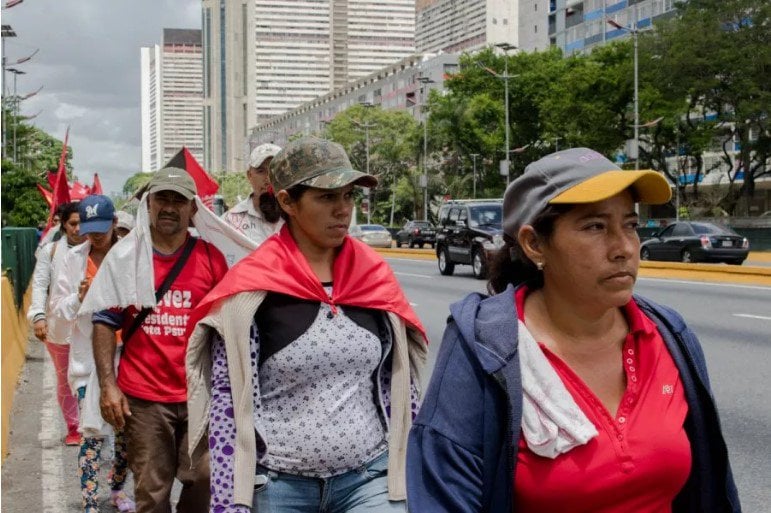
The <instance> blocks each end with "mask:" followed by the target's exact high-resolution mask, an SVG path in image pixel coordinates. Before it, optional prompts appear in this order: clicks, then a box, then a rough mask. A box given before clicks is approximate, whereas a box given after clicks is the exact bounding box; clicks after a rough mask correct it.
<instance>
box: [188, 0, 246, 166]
mask: <svg viewBox="0 0 771 513" xmlns="http://www.w3.org/2000/svg"><path fill="white" fill-rule="evenodd" d="M201 4H202V39H203V130H204V137H203V140H204V150H203V161H202V165H203V167H204V168H205V169H206V170H207V171H210V172H212V171H215V172H216V171H244V170H245V169H246V160H245V155H244V151H243V149H244V141H245V139H246V133H247V131H248V129H249V127H251V126H253V125H254V124H255V121H256V118H255V111H254V90H255V83H254V76H255V75H254V67H255V59H254V4H255V0H227V1H225V0H203V1H202V2H201Z"/></svg>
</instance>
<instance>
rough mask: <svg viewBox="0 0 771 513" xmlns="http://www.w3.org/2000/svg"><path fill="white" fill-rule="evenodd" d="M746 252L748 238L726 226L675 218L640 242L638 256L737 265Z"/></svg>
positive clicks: (644, 258)
mask: <svg viewBox="0 0 771 513" xmlns="http://www.w3.org/2000/svg"><path fill="white" fill-rule="evenodd" d="M749 251H750V243H749V241H748V240H747V239H746V238H744V237H742V236H741V235H739V234H737V233H736V232H734V231H733V230H731V229H730V228H726V227H725V226H719V225H716V224H712V223H703V222H692V221H679V222H676V223H673V224H670V225H669V226H667V227H666V228H664V229H662V230H661V231H660V232H658V233H657V234H656V235H654V236H653V237H651V238H650V239H648V240H646V241H645V242H643V243H642V245H641V247H640V258H641V259H642V260H674V261H680V262H726V263H728V264H733V265H741V264H742V262H744V260H745V259H746V258H747V254H748V253H749Z"/></svg>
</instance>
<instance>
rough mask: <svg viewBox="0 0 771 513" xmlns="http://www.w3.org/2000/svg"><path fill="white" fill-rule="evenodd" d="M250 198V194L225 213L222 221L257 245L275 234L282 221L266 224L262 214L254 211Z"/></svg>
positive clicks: (282, 223) (251, 195)
mask: <svg viewBox="0 0 771 513" xmlns="http://www.w3.org/2000/svg"><path fill="white" fill-rule="evenodd" d="M252 197H253V194H250V195H249V197H248V198H246V199H245V200H243V201H242V202H240V203H239V204H237V205H236V206H235V207H233V208H231V209H230V210H228V211H227V212H225V213H224V214H223V215H222V219H223V220H224V221H225V222H226V223H228V224H229V225H230V226H232V227H233V228H235V229H236V230H238V231H239V232H241V233H243V234H244V235H246V236H247V237H248V238H249V239H251V240H253V241H254V242H256V243H257V244H258V245H259V244H262V243H263V242H265V239H267V238H268V237H270V236H271V235H273V234H274V233H277V232H278V231H279V230H280V229H281V227H282V226H283V225H284V220H283V219H279V220H278V221H276V222H275V223H269V222H267V221H266V220H265V218H264V217H263V216H262V212H259V211H257V210H255V209H254V203H252Z"/></svg>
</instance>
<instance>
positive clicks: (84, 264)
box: [51, 194, 134, 513]
mask: <svg viewBox="0 0 771 513" xmlns="http://www.w3.org/2000/svg"><path fill="white" fill-rule="evenodd" d="M78 210H79V214H80V235H81V236H85V237H86V241H85V242H84V243H83V244H81V245H79V246H76V247H74V248H72V249H71V250H69V251H68V252H67V256H66V257H65V260H64V267H63V269H62V272H60V273H59V275H58V278H57V280H56V283H55V284H54V287H53V289H52V291H51V315H52V316H54V317H56V319H57V323H61V324H62V325H67V326H69V332H70V337H69V343H70V353H69V365H68V376H67V377H68V380H69V384H70V388H71V389H72V392H73V393H74V394H75V395H76V396H77V397H78V403H79V405H80V407H81V412H80V416H79V419H80V425H79V430H80V432H81V433H82V435H83V436H82V437H81V438H80V452H79V453H78V469H79V477H80V488H81V495H82V500H83V512H84V513H97V512H98V511H99V505H98V500H97V498H98V495H99V467H100V463H101V455H102V446H103V445H104V441H105V438H106V437H107V436H108V435H111V434H113V431H112V429H110V430H109V431H104V430H93V429H89V426H88V413H86V415H83V410H84V409H86V410H87V409H88V408H87V406H86V404H85V401H86V390H87V385H88V381H89V375H90V374H91V372H92V371H93V368H94V356H93V353H92V351H91V338H90V336H87V335H84V334H83V332H82V331H81V330H79V329H77V328H76V327H75V326H74V324H75V323H76V321H77V315H78V309H79V308H80V304H81V302H82V301H83V299H84V297H85V296H86V293H87V292H88V288H89V285H90V284H91V280H93V278H94V276H95V275H96V273H97V271H98V270H99V267H100V266H101V264H102V261H103V260H104V258H105V257H106V256H107V253H108V252H109V251H110V248H112V246H113V245H114V244H115V243H116V242H117V241H118V237H117V234H116V232H115V226H116V223H117V219H116V216H115V207H114V206H113V203H112V201H111V200H110V198H108V197H107V196H102V195H100V194H94V195H91V196H86V197H85V198H83V200H82V201H81V202H80V204H79V205H78ZM114 434H115V438H114V440H115V443H114V451H113V454H114V458H113V462H112V468H111V469H110V473H109V476H108V478H107V479H108V482H109V486H110V502H111V503H112V504H113V505H114V506H115V507H116V508H117V509H118V511H121V512H123V513H127V512H132V511H134V501H133V500H131V498H130V497H129V496H128V495H127V494H126V492H125V491H124V490H123V488H124V486H125V484H126V475H127V474H128V463H127V461H126V442H125V440H124V436H123V432H122V431H120V430H118V431H115V433H114Z"/></svg>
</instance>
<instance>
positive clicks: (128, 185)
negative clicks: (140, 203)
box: [122, 171, 153, 196]
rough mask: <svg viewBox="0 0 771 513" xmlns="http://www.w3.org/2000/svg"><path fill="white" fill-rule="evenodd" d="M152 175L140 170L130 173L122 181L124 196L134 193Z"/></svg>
mask: <svg viewBox="0 0 771 513" xmlns="http://www.w3.org/2000/svg"><path fill="white" fill-rule="evenodd" d="M152 177H153V174H152V173H144V172H142V171H140V172H139V173H135V174H133V175H131V176H130V177H128V178H127V179H126V181H125V182H124V183H123V189H122V190H123V194H124V195H126V196H133V195H135V194H136V193H137V191H138V190H139V189H141V188H142V187H144V186H145V185H146V184H147V182H149V181H150V179H151V178H152Z"/></svg>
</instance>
